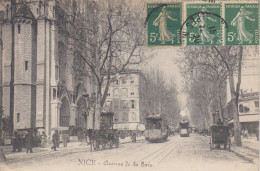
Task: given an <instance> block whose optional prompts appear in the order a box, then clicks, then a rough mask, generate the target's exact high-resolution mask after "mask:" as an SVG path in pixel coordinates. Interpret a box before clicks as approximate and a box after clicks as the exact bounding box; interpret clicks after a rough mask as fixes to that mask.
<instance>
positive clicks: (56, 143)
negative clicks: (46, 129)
mask: <svg viewBox="0 0 260 171" xmlns="http://www.w3.org/2000/svg"><path fill="white" fill-rule="evenodd" d="M52 142H53V146H52V147H51V149H53V150H54V151H57V150H56V148H57V147H59V144H60V135H59V133H58V130H55V133H54V134H53V135H52Z"/></svg>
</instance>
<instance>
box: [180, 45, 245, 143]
mask: <svg viewBox="0 0 260 171" xmlns="http://www.w3.org/2000/svg"><path fill="white" fill-rule="evenodd" d="M188 52H189V51H188ZM191 52H192V53H187V54H186V55H185V59H184V60H183V61H182V62H183V66H184V68H185V69H184V74H187V73H188V72H194V71H196V74H198V72H199V74H198V75H199V76H200V77H202V78H203V79H205V78H206V80H207V81H208V82H207V83H206V84H204V85H206V86H210V85H212V86H213V87H214V88H213V89H212V90H211V91H210V93H209V94H206V93H205V91H204V92H203V91H201V88H199V89H197V88H195V89H193V90H194V91H195V92H196V93H197V95H206V96H207V97H210V96H213V97H214V98H213V99H212V98H210V101H208V102H209V103H210V102H214V100H216V98H218V99H217V101H218V103H219V105H218V106H219V108H221V109H220V112H221V115H222V118H224V116H223V110H222V107H221V106H222V104H223V99H222V95H221V92H222V91H223V89H224V88H225V86H226V84H225V82H226V80H227V78H228V79H229V85H230V92H231V104H232V107H233V109H234V111H233V112H232V113H233V117H234V135H235V143H236V145H238V146H240V145H241V136H240V127H239V115H238V98H239V90H240V84H241V65H242V58H243V47H242V46H240V47H232V46H224V47H214V46H213V47H195V48H194V49H193V50H192V51H191ZM196 74H195V76H198V75H196ZM235 75H237V77H238V79H237V80H238V81H237V84H236V86H235V81H234V77H235ZM195 76H194V73H192V75H191V76H190V77H189V79H191V80H194V78H195V80H197V81H199V82H200V83H199V84H201V83H203V82H201V81H202V79H197V77H195ZM192 83H193V84H194V83H196V81H195V82H194V81H193V82H192ZM196 84H198V83H196ZM199 87H203V86H199ZM204 87H205V86H204ZM198 90H200V91H198ZM202 98H203V96H202ZM205 99H207V98H205ZM213 108H214V107H213ZM208 112H209V111H208Z"/></svg>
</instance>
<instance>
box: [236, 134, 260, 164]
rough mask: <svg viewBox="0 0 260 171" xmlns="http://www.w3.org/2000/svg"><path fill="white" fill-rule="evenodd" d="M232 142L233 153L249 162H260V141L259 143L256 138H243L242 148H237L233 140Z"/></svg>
mask: <svg viewBox="0 0 260 171" xmlns="http://www.w3.org/2000/svg"><path fill="white" fill-rule="evenodd" d="M231 142H232V146H231V151H232V152H233V153H235V154H236V155H238V156H239V157H242V158H244V159H245V160H247V161H249V162H253V163H258V162H259V141H257V140H256V138H248V139H244V138H242V147H238V146H235V144H234V139H232V140H231Z"/></svg>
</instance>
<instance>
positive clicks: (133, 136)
mask: <svg viewBox="0 0 260 171" xmlns="http://www.w3.org/2000/svg"><path fill="white" fill-rule="evenodd" d="M131 138H132V142H134V143H136V133H135V132H133V133H132V137H131Z"/></svg>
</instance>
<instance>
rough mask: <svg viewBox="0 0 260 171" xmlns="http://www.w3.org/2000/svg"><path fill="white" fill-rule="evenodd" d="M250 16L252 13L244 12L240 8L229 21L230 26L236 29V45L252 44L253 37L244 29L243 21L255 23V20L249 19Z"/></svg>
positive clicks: (242, 8)
mask: <svg viewBox="0 0 260 171" xmlns="http://www.w3.org/2000/svg"><path fill="white" fill-rule="evenodd" d="M252 14H253V13H252V12H250V11H246V10H245V9H244V7H243V6H242V7H241V8H240V11H239V12H238V13H237V15H236V17H235V18H234V19H233V20H232V21H231V25H232V26H236V27H237V34H238V36H237V40H238V41H239V43H238V44H243V42H249V44H251V43H252V38H253V35H252V34H251V33H249V32H248V31H246V29H245V19H247V20H249V21H252V22H254V21H255V19H252V18H250V17H249V15H252Z"/></svg>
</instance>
